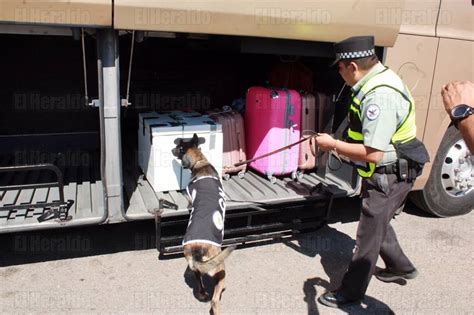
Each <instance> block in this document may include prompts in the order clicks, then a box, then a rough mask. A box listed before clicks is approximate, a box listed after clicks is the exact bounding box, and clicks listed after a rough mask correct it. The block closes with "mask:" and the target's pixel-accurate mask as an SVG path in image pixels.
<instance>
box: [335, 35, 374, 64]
mask: <svg viewBox="0 0 474 315" xmlns="http://www.w3.org/2000/svg"><path fill="white" fill-rule="evenodd" d="M334 51H335V53H336V60H334V62H333V63H332V65H335V64H337V63H338V62H339V61H341V60H344V59H358V58H365V57H370V56H372V55H375V48H374V37H373V36H354V37H349V38H347V39H344V40H343V41H340V42H338V43H335V44H334Z"/></svg>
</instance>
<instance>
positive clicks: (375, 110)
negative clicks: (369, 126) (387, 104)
mask: <svg viewBox="0 0 474 315" xmlns="http://www.w3.org/2000/svg"><path fill="white" fill-rule="evenodd" d="M379 115H380V108H379V107H378V106H377V105H375V104H371V105H369V106H368V107H367V110H366V111H365V116H366V117H367V118H368V119H369V120H374V119H376V118H377V117H379Z"/></svg>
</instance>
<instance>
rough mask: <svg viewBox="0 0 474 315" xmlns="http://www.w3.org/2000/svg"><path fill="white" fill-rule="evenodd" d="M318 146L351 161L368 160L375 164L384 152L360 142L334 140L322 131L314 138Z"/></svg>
mask: <svg viewBox="0 0 474 315" xmlns="http://www.w3.org/2000/svg"><path fill="white" fill-rule="evenodd" d="M316 141H317V143H318V146H319V148H320V149H321V150H323V151H328V150H335V151H336V152H337V153H338V154H341V155H344V156H346V157H348V158H349V159H351V160H353V161H362V162H370V163H375V164H377V163H378V162H379V161H380V160H381V159H382V157H383V154H384V152H383V151H380V150H377V149H374V148H371V147H368V146H365V145H363V144H361V143H348V142H344V141H341V140H336V139H334V138H333V137H331V136H330V135H328V134H326V133H323V134H321V135H320V136H319V137H317V138H316Z"/></svg>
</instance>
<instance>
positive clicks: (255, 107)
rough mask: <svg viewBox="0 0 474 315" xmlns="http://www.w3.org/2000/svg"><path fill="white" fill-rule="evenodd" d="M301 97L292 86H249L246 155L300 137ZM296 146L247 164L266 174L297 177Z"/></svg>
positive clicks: (254, 154)
mask: <svg viewBox="0 0 474 315" xmlns="http://www.w3.org/2000/svg"><path fill="white" fill-rule="evenodd" d="M300 127H301V97H300V94H299V93H298V92H296V91H295V90H286V89H272V88H264V87H251V88H250V89H249V90H248V92H247V99H246V112H245V135H246V145H247V158H248V159H252V158H254V157H257V156H261V155H264V154H266V153H269V152H271V151H273V150H276V149H279V148H281V147H283V146H286V145H289V144H291V143H294V142H297V141H298V140H299V139H300ZM298 159H299V146H298V145H296V146H293V147H291V148H290V149H287V150H284V151H282V152H279V153H276V154H273V155H270V156H268V157H265V158H262V159H259V160H257V161H254V162H251V163H250V167H251V168H253V169H255V170H256V171H258V172H260V173H262V174H264V175H266V176H267V177H268V179H269V180H271V182H272V183H275V182H276V178H275V177H274V176H275V175H287V174H291V175H292V178H294V179H295V178H296V175H297V168H298Z"/></svg>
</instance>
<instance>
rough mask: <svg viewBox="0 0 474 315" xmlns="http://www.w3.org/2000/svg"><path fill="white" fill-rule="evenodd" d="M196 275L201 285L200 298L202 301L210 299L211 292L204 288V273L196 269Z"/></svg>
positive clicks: (199, 285)
mask: <svg viewBox="0 0 474 315" xmlns="http://www.w3.org/2000/svg"><path fill="white" fill-rule="evenodd" d="M194 275H195V276H196V282H197V283H198V287H199V294H198V300H199V301H201V302H205V301H208V300H209V294H207V292H206V290H205V289H204V284H203V283H202V274H201V273H200V272H199V271H197V270H196V271H194Z"/></svg>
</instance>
